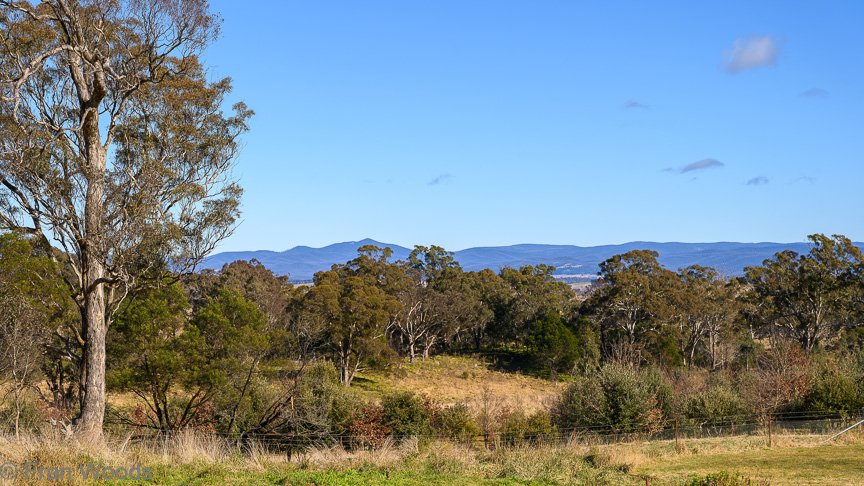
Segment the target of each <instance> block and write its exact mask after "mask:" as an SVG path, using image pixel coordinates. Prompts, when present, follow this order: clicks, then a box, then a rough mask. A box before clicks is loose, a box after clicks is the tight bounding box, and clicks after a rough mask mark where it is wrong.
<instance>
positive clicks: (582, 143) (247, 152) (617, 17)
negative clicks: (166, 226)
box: [207, 0, 864, 251]
mask: <svg viewBox="0 0 864 486" xmlns="http://www.w3.org/2000/svg"><path fill="white" fill-rule="evenodd" d="M660 4H661V2H593V4H589V3H588V2H576V1H539V2H527V1H518V2H517V1H501V0H497V1H464V0H462V1H440V0H436V1H434V2H432V1H425V2H419V1H416V2H415V1H410V2H405V1H374V0H364V1H362V2H354V1H344V2H330V1H314V2H309V1H306V2H299V1H284V2H283V1H280V2H261V1H255V2H236V1H227V0H218V1H213V2H212V3H211V8H212V9H213V10H214V11H218V12H219V13H220V14H221V15H222V16H223V17H224V19H225V21H224V24H223V35H222V38H221V39H220V40H219V41H218V42H217V43H216V44H215V45H214V46H213V47H211V48H210V49H209V50H208V51H207V62H208V64H209V65H211V66H212V73H213V76H214V77H222V76H230V77H232V78H233V79H234V93H233V94H232V97H233V99H234V100H241V99H242V100H244V101H246V103H247V104H248V105H249V106H250V107H251V108H252V109H254V110H255V112H256V116H255V118H254V119H253V120H252V130H251V131H250V132H249V133H248V134H247V135H246V136H245V143H246V146H245V148H244V150H243V153H242V155H241V157H240V159H239V161H238V165H237V168H236V174H237V175H239V176H240V177H241V185H242V186H243V187H244V188H245V190H246V193H245V196H244V201H243V222H242V224H241V225H240V226H239V227H238V228H237V231H236V232H235V234H234V235H233V236H232V237H231V238H230V239H228V240H226V241H225V242H223V244H222V245H221V246H220V247H219V249H218V251H234V250H258V249H267V250H280V251H281V250H285V249H288V248H291V247H293V246H296V245H308V246H324V245H327V244H330V243H335V242H341V241H347V240H359V239H362V238H365V237H370V238H374V239H377V240H379V241H385V242H390V243H395V244H400V245H403V246H409V247H410V246H412V245H415V244H424V245H428V244H437V245H441V246H444V247H445V248H447V249H451V250H459V249H463V248H468V247H472V246H497V245H509V244H516V243H550V244H574V245H582V246H591V245H600V244H614V243H623V242H627V241H634V240H646V241H686V242H705V241H744V242H753V241H780V242H792V241H804V240H805V239H806V236H807V235H808V234H811V233H817V232H818V233H827V234H832V233H839V234H845V235H846V236H849V237H851V238H852V239H854V240H856V241H862V240H864V225H862V224H861V223H862V217H861V208H862V203H864V193H862V191H861V183H862V181H864V163H862V162H864V136H862V128H864V123H862V122H864V120H862V117H864V83H862V79H864V62H862V60H864V57H862V51H864V37H862V36H861V35H860V32H861V30H860V21H861V19H862V18H864V3H861V2H819V3H813V2H790V1H784V2H773V3H771V2H759V3H757V2H751V1H748V2H729V1H726V2H710V3H709V2H692V1H691V2H677V3H676V2H662V5H660Z"/></svg>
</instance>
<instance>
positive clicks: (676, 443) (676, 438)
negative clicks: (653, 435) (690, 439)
mask: <svg viewBox="0 0 864 486" xmlns="http://www.w3.org/2000/svg"><path fill="white" fill-rule="evenodd" d="M675 451H676V452H677V451H678V419H675Z"/></svg>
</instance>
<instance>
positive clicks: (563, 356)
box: [525, 312, 578, 381]
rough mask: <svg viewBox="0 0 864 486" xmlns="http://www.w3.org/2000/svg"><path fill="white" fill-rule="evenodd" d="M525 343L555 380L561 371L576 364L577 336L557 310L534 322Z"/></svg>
mask: <svg viewBox="0 0 864 486" xmlns="http://www.w3.org/2000/svg"><path fill="white" fill-rule="evenodd" d="M525 344H526V346H527V347H528V349H529V350H530V352H531V354H532V355H533V356H534V359H535V360H537V361H538V363H539V364H541V365H542V366H543V367H544V368H545V369H547V370H548V371H549V378H550V379H551V380H553V381H555V380H556V377H557V375H558V373H559V372H561V371H566V370H570V369H572V368H573V366H574V365H575V364H576V359H577V356H578V347H577V346H578V341H577V339H576V336H574V335H573V332H571V331H570V329H569V328H567V326H565V325H564V323H563V322H561V317H560V316H559V315H558V314H557V313H555V312H550V313H549V314H548V315H547V316H546V317H545V318H543V319H541V320H539V321H537V322H535V323H534V325H533V326H532V328H531V333H530V334H529V336H528V340H527V341H526V343H525Z"/></svg>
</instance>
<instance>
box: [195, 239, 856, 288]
mask: <svg viewBox="0 0 864 486" xmlns="http://www.w3.org/2000/svg"><path fill="white" fill-rule="evenodd" d="M363 245H375V246H378V247H381V248H384V247H389V248H391V249H392V250H393V257H392V259H393V260H394V261H395V260H404V259H407V258H408V254H409V253H410V252H411V249H410V248H405V247H402V246H399V245H393V244H390V243H382V242H379V241H375V240H371V239H364V240H361V241H347V242H344V243H336V244H333V245H329V246H325V247H323V248H311V247H308V246H297V247H294V248H291V249H290V250H286V251H282V252H276V251H263V250H262V251H238V252H224V253H217V254H215V255H213V256H211V257H210V258H209V259H208V260H207V261H206V262H205V264H204V265H203V268H212V269H217V270H218V269H220V268H222V266H223V265H225V264H226V263H231V262H233V261H235V260H252V259H255V260H258V261H259V262H261V263H262V264H263V265H264V266H266V267H267V268H269V269H270V270H272V271H273V272H274V273H276V274H278V275H288V276H289V277H290V280H291V281H292V282H295V283H303V282H309V281H311V280H312V278H313V276H314V275H315V272H319V271H321V270H327V269H329V268H330V267H331V266H332V265H333V264H336V263H345V262H347V261H348V260H351V259H352V258H354V257H355V256H356V255H357V248H359V247H360V246H363ZM856 245H858V246H859V247H860V246H862V243H856ZM809 249H810V247H809V245H808V244H807V243H733V242H719V243H654V242H647V241H634V242H630V243H624V244H621V245H603V246H590V247H582V246H573V245H539V244H523V245H512V246H494V247H493V246H490V247H477V248H468V249H465V250H459V251H456V252H454V253H455V258H456V260H457V261H459V263H460V264H461V265H462V268H463V269H465V270H469V271H470V270H482V269H484V268H490V269H492V270H495V271H498V269H500V268H502V267H505V266H510V267H514V268H518V267H520V266H522V265H538V264H541V263H545V264H547V265H552V266H554V267H555V276H556V278H558V279H559V280H562V281H565V282H568V283H576V282H588V281H591V280H593V279H595V278H596V276H597V272H598V271H599V266H598V265H599V264H600V262H602V261H603V260H606V259H607V258H609V257H611V256H613V255H617V254H620V253H626V252H628V251H630V250H655V251H657V252H658V253H659V254H660V257H659V261H660V263H661V264H663V265H664V266H665V267H667V268H669V269H672V270H676V269H678V268H683V267H687V266H689V265H694V264H696V265H703V266H709V267H714V268H717V269H718V270H721V271H722V272H724V273H731V274H734V275H741V274H743V271H744V267H747V266H754V265H760V264H761V263H762V261H763V260H765V259H766V258H771V257H772V256H774V254H775V253H777V252H780V251H783V250H792V251H795V252H798V253H806V252H807V251H809Z"/></svg>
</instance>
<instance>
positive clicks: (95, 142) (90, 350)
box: [76, 102, 108, 443]
mask: <svg viewBox="0 0 864 486" xmlns="http://www.w3.org/2000/svg"><path fill="white" fill-rule="evenodd" d="M94 105H95V106H94ZM90 106H92V107H93V109H92V110H91V111H89V112H87V114H85V115H84V116H85V121H84V130H83V132H84V133H83V135H84V140H85V143H86V149H87V150H86V154H85V155H86V157H87V159H86V160H87V172H88V174H87V181H88V186H87V196H86V200H85V206H84V225H85V231H84V241H82V242H81V245H80V246H81V248H82V262H81V263H82V267H83V270H84V272H83V273H84V288H83V289H82V290H83V291H84V316H83V317H84V319H83V323H84V324H85V326H86V329H84V330H83V331H84V341H85V344H84V350H83V356H82V359H83V361H84V370H85V372H84V373H82V377H81V379H82V382H83V384H84V389H83V390H82V398H81V415H80V416H79V418H78V421H77V423H76V429H77V432H78V435H79V436H80V438H81V439H82V440H84V441H86V442H93V443H101V442H103V435H102V423H103V421H104V419H105V336H106V334H107V332H108V319H107V316H106V312H105V311H106V306H105V285H104V284H103V283H100V281H101V280H102V279H104V278H105V275H106V272H105V264H104V263H103V261H104V260H103V258H104V255H101V252H102V250H103V248H102V246H103V244H102V243H103V238H104V236H103V233H104V218H105V163H106V150H105V148H104V147H103V146H102V142H101V138H100V135H99V116H98V110H99V104H98V102H96V103H90Z"/></svg>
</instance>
